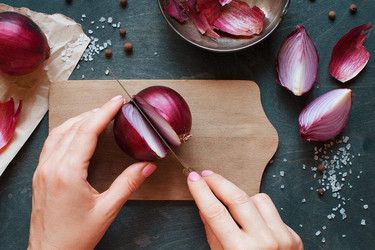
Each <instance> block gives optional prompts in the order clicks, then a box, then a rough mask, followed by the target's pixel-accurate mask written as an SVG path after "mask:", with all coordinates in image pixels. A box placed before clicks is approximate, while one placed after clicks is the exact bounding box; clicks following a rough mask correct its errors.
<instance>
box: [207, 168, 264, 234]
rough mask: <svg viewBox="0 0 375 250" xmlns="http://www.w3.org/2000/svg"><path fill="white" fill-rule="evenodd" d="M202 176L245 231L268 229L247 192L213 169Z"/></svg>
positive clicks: (252, 231)
mask: <svg viewBox="0 0 375 250" xmlns="http://www.w3.org/2000/svg"><path fill="white" fill-rule="evenodd" d="M202 176H204V179H205V181H206V182H207V184H208V186H209V187H210V188H211V190H212V191H213V192H214V194H215V195H216V196H217V197H218V198H219V199H220V200H221V201H223V203H224V204H225V205H227V206H228V208H229V211H230V212H231V214H232V216H233V218H234V219H235V220H236V222H237V223H238V224H239V225H240V226H241V227H242V228H243V230H244V231H246V232H250V233H254V232H259V231H260V230H261V229H262V230H266V227H265V225H264V221H263V219H262V217H261V215H260V213H259V211H258V209H257V208H256V206H255V205H254V204H253V202H252V201H251V199H250V197H249V196H248V195H247V194H246V192H244V191H243V190H241V189H240V188H239V187H237V186H236V185H234V184H233V183H232V182H230V181H228V180H227V179H225V178H224V177H222V176H221V175H219V174H216V173H214V172H212V171H209V170H205V171H203V172H202Z"/></svg>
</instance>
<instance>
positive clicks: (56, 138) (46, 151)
mask: <svg viewBox="0 0 375 250" xmlns="http://www.w3.org/2000/svg"><path fill="white" fill-rule="evenodd" d="M90 113H91V112H84V113H82V114H79V115H77V116H75V117H72V118H70V119H68V120H67V121H65V122H64V123H62V124H61V125H59V126H58V127H56V128H54V129H52V130H51V132H50V133H49V135H48V137H47V139H46V141H45V142H44V145H43V148H42V152H41V153H40V156H39V162H41V163H42V162H43V161H44V160H46V158H47V156H50V155H51V152H54V151H55V149H56V148H60V147H61V145H60V143H61V140H62V139H64V138H66V137H65V136H66V134H67V133H68V132H69V131H70V128H71V127H72V125H73V124H75V123H77V122H80V121H82V120H84V119H86V118H87V117H88V116H89V115H90Z"/></svg>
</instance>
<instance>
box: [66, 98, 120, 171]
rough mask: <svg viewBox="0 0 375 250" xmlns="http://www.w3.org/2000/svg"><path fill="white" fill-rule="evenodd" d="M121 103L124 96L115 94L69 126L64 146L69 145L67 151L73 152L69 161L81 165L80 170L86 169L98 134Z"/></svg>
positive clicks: (114, 114)
mask: <svg viewBox="0 0 375 250" xmlns="http://www.w3.org/2000/svg"><path fill="white" fill-rule="evenodd" d="M123 103H124V98H122V96H116V97H114V98H112V99H111V100H110V101H108V102H107V103H105V104H104V105H103V106H102V107H101V108H100V109H97V110H95V112H90V115H89V116H88V117H87V118H86V119H84V120H81V121H80V122H76V123H75V124H73V125H72V126H71V128H70V130H71V131H70V133H69V136H70V137H67V139H66V144H67V145H66V147H69V152H73V154H71V156H70V157H71V162H75V163H76V164H75V165H76V166H79V167H82V170H86V169H87V167H88V166H89V164H88V163H89V161H90V159H91V157H92V155H93V154H94V151H95V148H96V144H97V140H98V136H99V134H100V133H101V132H102V131H103V130H104V129H105V128H106V127H107V126H108V124H109V123H110V122H111V120H112V119H113V118H114V117H115V116H116V114H117V112H118V111H119V109H120V108H121V106H122V105H123ZM69 138H71V141H68V139H69Z"/></svg>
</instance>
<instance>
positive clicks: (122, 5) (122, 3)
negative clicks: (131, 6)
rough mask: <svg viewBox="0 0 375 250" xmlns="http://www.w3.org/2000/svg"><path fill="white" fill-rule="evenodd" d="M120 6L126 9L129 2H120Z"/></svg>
mask: <svg viewBox="0 0 375 250" xmlns="http://www.w3.org/2000/svg"><path fill="white" fill-rule="evenodd" d="M120 5H121V7H123V8H125V7H126V5H128V1H127V0H120Z"/></svg>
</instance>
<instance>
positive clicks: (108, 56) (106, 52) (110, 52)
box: [104, 49, 112, 58]
mask: <svg viewBox="0 0 375 250" xmlns="http://www.w3.org/2000/svg"><path fill="white" fill-rule="evenodd" d="M104 54H105V56H106V57H107V58H111V57H112V50H110V49H106V50H105V51H104Z"/></svg>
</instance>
